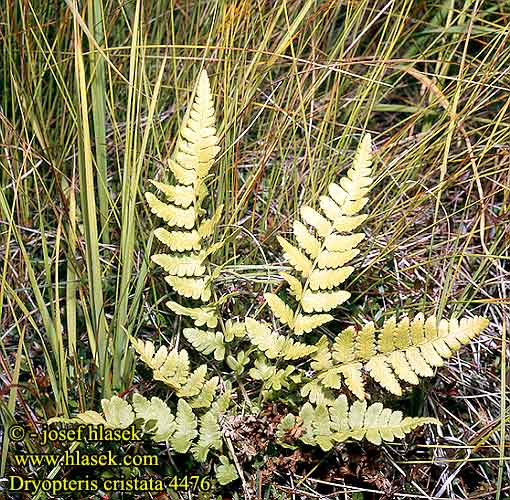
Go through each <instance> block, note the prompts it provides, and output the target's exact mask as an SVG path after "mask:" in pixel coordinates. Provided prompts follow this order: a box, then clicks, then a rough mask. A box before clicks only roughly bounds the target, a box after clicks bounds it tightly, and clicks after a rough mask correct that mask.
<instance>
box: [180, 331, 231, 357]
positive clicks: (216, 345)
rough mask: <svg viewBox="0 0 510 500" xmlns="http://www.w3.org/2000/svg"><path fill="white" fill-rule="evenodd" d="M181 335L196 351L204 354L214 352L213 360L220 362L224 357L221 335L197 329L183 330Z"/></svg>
mask: <svg viewBox="0 0 510 500" xmlns="http://www.w3.org/2000/svg"><path fill="white" fill-rule="evenodd" d="M182 333H183V334H184V336H185V337H186V339H187V340H188V342H190V343H191V345H192V346H193V347H194V348H195V349H196V350H197V351H200V352H202V353H204V354H211V353H212V352H214V359H216V360H217V361H221V360H222V359H223V358H224V357H225V344H224V342H223V333H221V332H213V331H211V330H199V329H198V328H184V330H183V331H182Z"/></svg>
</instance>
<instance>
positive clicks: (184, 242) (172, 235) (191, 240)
mask: <svg viewBox="0 0 510 500" xmlns="http://www.w3.org/2000/svg"><path fill="white" fill-rule="evenodd" d="M154 236H156V238H157V239H158V240H159V241H161V243H163V244H164V245H166V246H167V247H170V250H172V251H174V252H186V251H189V250H196V251H198V250H200V249H201V246H200V239H201V238H200V235H199V234H198V231H196V230H193V231H167V230H166V229H164V228H162V227H158V228H157V229H156V230H155V231H154Z"/></svg>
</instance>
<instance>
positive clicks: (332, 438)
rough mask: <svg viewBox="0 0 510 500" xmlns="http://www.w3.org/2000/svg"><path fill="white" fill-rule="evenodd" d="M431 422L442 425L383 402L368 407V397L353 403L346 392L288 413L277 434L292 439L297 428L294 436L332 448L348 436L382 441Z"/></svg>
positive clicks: (283, 439)
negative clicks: (404, 413) (326, 400)
mask: <svg viewBox="0 0 510 500" xmlns="http://www.w3.org/2000/svg"><path fill="white" fill-rule="evenodd" d="M427 424H435V425H441V424H440V422H439V421H438V420H437V419H435V418H429V417H415V418H412V417H406V418H403V416H402V412H400V411H392V410H390V409H389V408H384V407H383V405H382V404H381V403H374V404H372V405H370V406H368V407H367V403H366V401H355V402H354V403H353V405H352V406H351V407H349V405H348V403H347V398H346V396H345V395H341V396H339V397H338V398H337V399H336V400H334V401H333V402H332V403H331V404H330V405H326V404H323V403H320V404H318V405H317V406H316V407H314V406H312V405H311V404H310V403H305V404H304V405H303V407H302V408H301V411H300V412H299V417H296V416H294V415H292V414H288V415H287V416H286V417H285V418H284V419H283V420H282V421H281V422H280V424H279V426H278V429H277V436H278V437H279V439H280V440H282V441H285V440H288V439H289V437H290V436H289V434H288V432H289V431H290V430H291V429H293V437H294V438H296V437H299V439H301V441H303V442H305V443H306V444H311V445H319V446H320V447H321V448H322V449H323V450H324V451H328V450H330V449H331V448H332V447H333V446H334V444H335V443H341V442H344V441H347V440H348V439H356V440H360V439H363V438H365V439H366V440H367V441H370V442H371V443H373V444H376V445H380V444H381V443H382V442H383V441H393V439H394V438H395V437H397V438H402V437H404V436H405V434H408V433H409V432H411V431H412V430H413V429H415V428H416V427H420V426H422V425H427Z"/></svg>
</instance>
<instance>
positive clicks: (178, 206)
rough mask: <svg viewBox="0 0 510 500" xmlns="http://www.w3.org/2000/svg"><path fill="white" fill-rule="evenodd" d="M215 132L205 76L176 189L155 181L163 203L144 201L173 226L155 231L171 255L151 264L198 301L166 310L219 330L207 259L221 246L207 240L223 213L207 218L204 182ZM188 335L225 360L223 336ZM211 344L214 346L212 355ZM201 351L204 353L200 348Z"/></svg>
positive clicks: (178, 158) (181, 144) (188, 120)
mask: <svg viewBox="0 0 510 500" xmlns="http://www.w3.org/2000/svg"><path fill="white" fill-rule="evenodd" d="M217 143H218V137H217V136H216V129H215V115H214V106H213V101H212V95H211V89H210V85H209V79H208V76H207V73H206V72H205V71H202V73H201V74H200V78H199V81H198V84H197V87H196V92H195V98H194V102H193V104H192V106H191V109H190V110H189V111H188V113H187V115H186V117H185V119H184V120H183V124H182V126H181V129H180V137H179V140H178V141H177V145H176V149H175V152H174V155H173V157H172V158H171V159H170V160H169V161H168V166H169V168H170V171H171V172H172V174H173V176H174V178H175V184H166V183H164V182H160V181H151V182H152V184H153V185H154V187H156V189H158V190H159V191H160V192H161V193H162V194H163V195H164V196H165V198H166V201H165V202H163V201H161V200H159V199H158V198H157V197H156V196H155V195H153V194H152V193H149V192H147V193H146V194H145V198H146V200H147V203H148V204H149V207H150V209H151V211H152V212H153V213H154V214H156V215H157V216H158V217H160V218H161V219H163V221H164V222H166V224H167V226H170V227H171V228H172V229H173V228H176V229H173V230H171V231H169V230H167V229H166V228H157V229H156V230H155V232H154V234H155V236H156V237H157V238H158V240H159V241H160V242H161V243H163V244H164V245H166V246H167V247H168V248H169V250H170V252H169V253H161V254H156V255H153V256H152V260H153V261H154V262H155V263H156V264H158V265H159V266H161V267H162V268H163V269H164V270H165V271H166V272H167V273H168V276H166V278H165V280H166V282H167V283H168V284H169V285H170V286H171V287H172V289H173V290H174V291H175V292H176V293H177V294H178V295H180V296H181V297H183V298H184V299H194V300H200V301H201V302H203V303H204V304H205V305H203V306H201V307H186V306H184V305H181V304H179V303H177V302H174V301H169V302H167V306H168V307H169V308H170V309H171V310H172V311H173V312H174V313H176V314H179V315H182V316H188V317H190V318H191V319H192V320H193V321H194V323H195V326H196V327H197V329H198V328H200V327H203V326H206V327H207V328H216V326H217V325H218V315H217V311H216V307H215V304H214V302H211V300H212V299H213V294H212V284H213V278H214V276H213V275H212V274H211V273H210V272H209V270H208V257H209V255H211V254H212V253H214V252H215V251H216V250H217V249H218V248H219V247H221V245H222V244H223V243H222V242H219V243H218V244H217V245H211V244H210V242H208V239H209V238H210V237H211V236H212V235H213V233H214V230H215V227H216V225H217V224H218V222H219V219H220V217H221V213H222V208H221V207H218V208H217V210H216V211H215V212H214V214H213V215H212V216H211V217H210V218H204V216H205V215H206V210H205V209H204V208H202V203H203V201H204V200H205V199H206V197H207V195H208V190H207V186H206V183H205V180H206V177H207V175H208V174H209V171H210V169H211V167H212V165H213V163H214V159H215V157H216V155H217V154H218V152H219V150H220V148H219V147H218V146H217ZM197 329H195V330H193V331H189V337H190V339H192V340H191V342H192V344H193V342H195V343H194V344H193V345H194V346H195V347H196V348H200V349H202V351H203V352H205V353H209V352H213V351H214V354H215V356H216V358H217V359H223V356H224V348H222V347H220V345H219V344H220V343H221V344H223V337H222V335H223V334H218V333H214V332H212V331H203V333H198V330H197ZM208 341H211V342H213V343H214V348H213V349H212V350H211V351H210V350H209V348H208ZM199 346H200V347H199Z"/></svg>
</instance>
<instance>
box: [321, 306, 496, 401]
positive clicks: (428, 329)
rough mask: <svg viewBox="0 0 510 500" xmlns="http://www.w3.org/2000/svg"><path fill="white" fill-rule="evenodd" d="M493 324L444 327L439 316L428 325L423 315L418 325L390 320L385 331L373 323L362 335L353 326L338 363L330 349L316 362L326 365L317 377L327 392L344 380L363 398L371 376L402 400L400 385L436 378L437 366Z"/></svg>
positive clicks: (336, 351)
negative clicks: (328, 388)
mask: <svg viewBox="0 0 510 500" xmlns="http://www.w3.org/2000/svg"><path fill="white" fill-rule="evenodd" d="M487 325H488V321H487V320H486V319H485V318H482V317H479V316H475V317H474V318H464V319H461V320H460V322H459V321H457V320H455V319H451V320H450V321H447V320H441V321H440V322H439V323H437V320H436V318H435V317H433V316H432V317H430V318H428V319H427V320H426V321H425V318H424V316H423V315H422V314H419V315H417V316H416V317H415V318H414V319H413V320H412V321H410V320H409V318H407V317H404V318H403V319H401V320H400V321H399V322H397V321H396V320H395V318H390V319H389V320H387V321H386V322H385V323H384V325H383V327H382V328H381V329H379V330H377V329H376V328H375V326H374V324H373V323H368V324H366V325H365V326H364V327H363V328H362V329H361V331H360V332H358V333H356V332H355V330H354V328H352V327H349V328H346V329H345V330H343V331H342V332H341V333H340V334H339V335H337V337H336V338H335V340H334V342H333V345H332V348H331V355H332V360H331V358H329V359H328V362H327V363H325V362H324V359H325V354H324V349H325V348H324V346H323V347H322V350H320V349H319V350H318V352H317V353H315V354H313V355H312V358H314V359H315V362H316V363H318V364H319V366H320V372H319V373H318V374H317V377H318V380H320V381H321V383H323V384H324V385H325V387H330V388H339V387H340V385H339V381H340V376H342V377H343V379H344V382H345V385H346V386H347V387H348V388H349V389H350V390H351V391H352V392H353V393H354V394H355V395H356V396H357V397H358V398H360V399H363V398H364V397H365V391H364V373H366V374H368V375H370V377H371V378H372V379H373V380H375V381H376V382H378V383H379V384H380V385H381V386H382V387H384V388H385V389H386V390H388V391H390V392H391V393H393V394H396V395H401V394H402V387H401V385H400V381H404V382H407V383H410V384H417V383H418V382H419V377H430V376H432V375H433V373H434V371H433V369H434V368H435V367H438V366H442V365H443V364H444V360H446V359H448V358H449V357H450V356H451V355H452V353H453V352H454V351H457V350H458V349H460V347H461V346H462V345H463V344H467V343H468V342H469V341H470V340H472V339H473V338H474V337H476V336H477V335H479V334H480V333H481V332H482V331H483V330H484V329H485V328H486V326H487ZM316 366H317V365H316ZM312 367H313V363H312Z"/></svg>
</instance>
